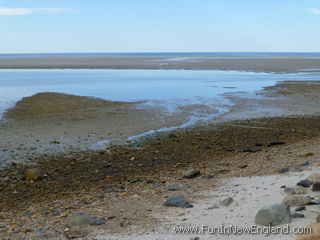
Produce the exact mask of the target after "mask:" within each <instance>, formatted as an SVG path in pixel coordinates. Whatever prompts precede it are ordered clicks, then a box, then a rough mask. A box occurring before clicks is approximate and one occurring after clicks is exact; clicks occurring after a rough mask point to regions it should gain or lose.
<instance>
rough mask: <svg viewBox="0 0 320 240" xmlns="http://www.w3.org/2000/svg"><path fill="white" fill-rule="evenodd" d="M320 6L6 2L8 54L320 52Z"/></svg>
mask: <svg viewBox="0 0 320 240" xmlns="http://www.w3.org/2000/svg"><path fill="white" fill-rule="evenodd" d="M319 27H320V1H319V0H303V1H302V0H90V1H89V0H0V53H37V52H203V51H204V52H215V51H222V52H226V51H316V52H320V44H319V43H320V31H319Z"/></svg>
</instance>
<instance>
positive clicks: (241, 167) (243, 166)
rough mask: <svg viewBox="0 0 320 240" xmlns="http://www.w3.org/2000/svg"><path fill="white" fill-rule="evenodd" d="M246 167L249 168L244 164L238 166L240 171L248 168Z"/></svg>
mask: <svg viewBox="0 0 320 240" xmlns="http://www.w3.org/2000/svg"><path fill="white" fill-rule="evenodd" d="M246 167H248V164H245V163H242V164H239V165H238V168H240V169H243V168H246Z"/></svg>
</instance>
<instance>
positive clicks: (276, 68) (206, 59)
mask: <svg viewBox="0 0 320 240" xmlns="http://www.w3.org/2000/svg"><path fill="white" fill-rule="evenodd" d="M0 69H140V70H143V69H149V70H150V69H163V70H165V69H168V70H169V69H171V70H173V69H175V70H237V71H252V72H275V73H281V72H287V73H288V72H310V71H318V72H319V71H320V54H319V57H317V56H278V57H273V56H264V57H263V56H260V57H257V56H250V57H248V56H247V57H246V56H237V57H234V56H233V57H232V56H231V57H227V56H225V57H219V56H205V55H204V56H196V57H189V56H180V57H40V58H39V57H38V58H0Z"/></svg>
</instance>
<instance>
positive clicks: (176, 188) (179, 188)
mask: <svg viewBox="0 0 320 240" xmlns="http://www.w3.org/2000/svg"><path fill="white" fill-rule="evenodd" d="M167 190H168V191H180V190H182V187H180V186H178V185H171V186H168V187H167Z"/></svg>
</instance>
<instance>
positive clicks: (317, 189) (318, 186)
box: [312, 182, 320, 192]
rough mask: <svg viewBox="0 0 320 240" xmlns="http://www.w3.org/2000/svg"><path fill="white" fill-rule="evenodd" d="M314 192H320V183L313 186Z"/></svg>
mask: <svg viewBox="0 0 320 240" xmlns="http://www.w3.org/2000/svg"><path fill="white" fill-rule="evenodd" d="M312 191H313V192H318V191H320V182H316V183H314V184H313V186H312Z"/></svg>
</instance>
